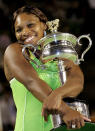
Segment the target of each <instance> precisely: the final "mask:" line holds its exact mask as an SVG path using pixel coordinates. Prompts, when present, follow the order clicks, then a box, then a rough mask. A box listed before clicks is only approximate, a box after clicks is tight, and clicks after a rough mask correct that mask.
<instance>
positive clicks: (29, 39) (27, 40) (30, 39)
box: [25, 36, 35, 42]
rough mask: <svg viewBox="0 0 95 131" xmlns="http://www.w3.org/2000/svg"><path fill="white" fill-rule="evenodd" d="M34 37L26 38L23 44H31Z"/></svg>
mask: <svg viewBox="0 0 95 131" xmlns="http://www.w3.org/2000/svg"><path fill="white" fill-rule="evenodd" d="M34 37H35V36H31V37H28V38H27V39H26V40H25V42H31V41H32V40H33V38H34Z"/></svg>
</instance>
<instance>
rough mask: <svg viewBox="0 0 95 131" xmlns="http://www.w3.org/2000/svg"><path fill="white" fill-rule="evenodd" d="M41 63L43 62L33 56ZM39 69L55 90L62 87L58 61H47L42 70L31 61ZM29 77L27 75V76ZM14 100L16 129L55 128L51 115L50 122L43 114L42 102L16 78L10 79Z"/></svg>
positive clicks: (23, 130)
mask: <svg viewBox="0 0 95 131" xmlns="http://www.w3.org/2000/svg"><path fill="white" fill-rule="evenodd" d="M32 59H34V60H35V61H36V62H37V63H38V64H39V65H40V64H41V62H40V61H39V60H38V59H37V58H34V56H32ZM30 63H31V64H32V66H33V67H34V69H35V70H36V71H37V73H38V75H39V77H40V79H42V80H44V81H45V82H46V83H47V84H48V85H49V86H50V87H51V88H52V89H53V90H55V89H56V88H58V87H60V85H61V82H60V78H59V74H58V66H57V62H53V61H50V62H48V63H46V65H47V68H46V69H45V70H42V69H40V68H37V67H36V65H35V64H34V63H33V62H30ZM26 77H27V76H26ZM10 86H11V89H12V93H13V98H14V102H15V105H16V108H17V115H16V124H15V130H14V131H50V129H52V128H53V124H52V119H51V116H49V118H48V122H45V121H44V118H43V117H42V116H41V110H42V103H41V102H40V101H39V100H38V99H36V98H35V97H34V96H33V95H32V93H30V92H29V91H28V90H27V89H26V88H25V87H24V85H23V84H22V83H20V82H19V81H17V80H16V79H15V78H14V79H12V80H11V81H10ZM43 88H45V87H43Z"/></svg>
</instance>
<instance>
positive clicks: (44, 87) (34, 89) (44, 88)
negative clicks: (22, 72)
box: [25, 78, 52, 102]
mask: <svg viewBox="0 0 95 131" xmlns="http://www.w3.org/2000/svg"><path fill="white" fill-rule="evenodd" d="M25 86H26V88H27V89H28V90H29V91H30V92H31V93H32V94H33V95H34V96H35V97H36V98H37V99H38V100H39V101H40V102H43V101H44V100H45V99H46V97H47V96H49V95H50V93H51V92H52V89H51V88H50V87H49V86H48V84H47V83H46V82H44V81H43V80H41V79H40V78H37V79H36V80H35V79H34V80H32V81H29V82H28V83H27V84H26V85H25Z"/></svg>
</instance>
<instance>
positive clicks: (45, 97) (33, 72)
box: [4, 6, 90, 131]
mask: <svg viewBox="0 0 95 131" xmlns="http://www.w3.org/2000/svg"><path fill="white" fill-rule="evenodd" d="M46 22H47V17H46V16H45V15H44V14H43V13H42V12H41V11H40V10H39V9H37V8H34V7H32V6H24V7H22V8H20V9H18V10H17V11H16V12H15V13H14V28H15V35H16V38H17V40H18V42H16V43H13V44H11V45H10V46H8V48H7V49H6V51H5V55H4V70H5V75H6V78H7V80H8V81H9V82H10V86H11V89H12V92H13V97H14V101H15V104H16V108H17V117H16V125H15V131H49V130H50V129H52V128H53V125H52V120H51V117H49V119H48V122H47V123H46V122H44V119H43V117H42V115H43V116H44V118H45V120H47V117H48V115H49V114H60V115H61V116H62V119H63V120H64V122H65V123H66V125H67V127H68V128H72V125H74V126H75V128H80V127H82V126H84V124H85V123H84V120H87V121H90V120H89V119H88V118H85V117H84V116H82V115H81V114H80V113H79V112H77V111H75V110H73V109H71V108H70V107H69V106H68V105H67V104H66V103H65V102H64V101H63V98H66V97H76V96H77V95H78V94H79V93H80V92H81V91H82V89H83V83H84V79H83V73H82V71H81V70H80V68H79V66H77V65H75V64H74V62H73V61H71V60H68V59H64V64H65V66H66V69H67V81H66V83H65V85H63V86H61V83H60V79H59V74H58V71H57V72H55V71H52V68H53V70H56V69H57V68H56V67H57V66H56V63H54V62H53V61H51V62H50V63H49V65H50V67H49V68H50V69H49V71H48V70H47V69H46V70H42V69H38V68H37V67H36V66H35V64H33V63H32V62H30V61H27V60H26V59H25V58H24V56H23V55H22V47H23V45H25V44H30V43H31V44H33V45H35V46H36V45H37V42H38V41H39V40H40V39H41V38H42V37H43V36H44V31H45V30H46V28H47V26H46ZM39 57H40V56H39ZM34 59H35V58H34ZM35 60H36V61H37V62H38V63H39V64H40V63H41V61H40V60H39V59H35ZM51 67H52V68H51ZM58 87H60V88H58ZM42 104H43V107H42ZM41 110H42V115H41Z"/></svg>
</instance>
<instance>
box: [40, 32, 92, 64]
mask: <svg viewBox="0 0 95 131" xmlns="http://www.w3.org/2000/svg"><path fill="white" fill-rule="evenodd" d="M82 38H87V39H88V40H89V46H88V47H87V48H86V50H85V51H84V52H83V53H82V56H81V59H79V58H78V53H77V51H76V50H75V46H77V45H81V44H80V40H81V39H82ZM39 45H41V50H42V54H41V60H42V61H45V60H49V59H55V58H67V59H70V60H73V61H74V62H75V63H76V64H79V63H80V61H83V57H84V54H85V53H86V52H87V51H88V50H89V48H90V47H91V45H92V41H91V39H90V37H89V36H88V35H82V36H80V37H79V38H77V37H76V36H74V35H72V34H70V33H61V32H53V33H51V34H49V35H46V36H45V37H43V38H42V39H40V40H39V41H38V46H39Z"/></svg>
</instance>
